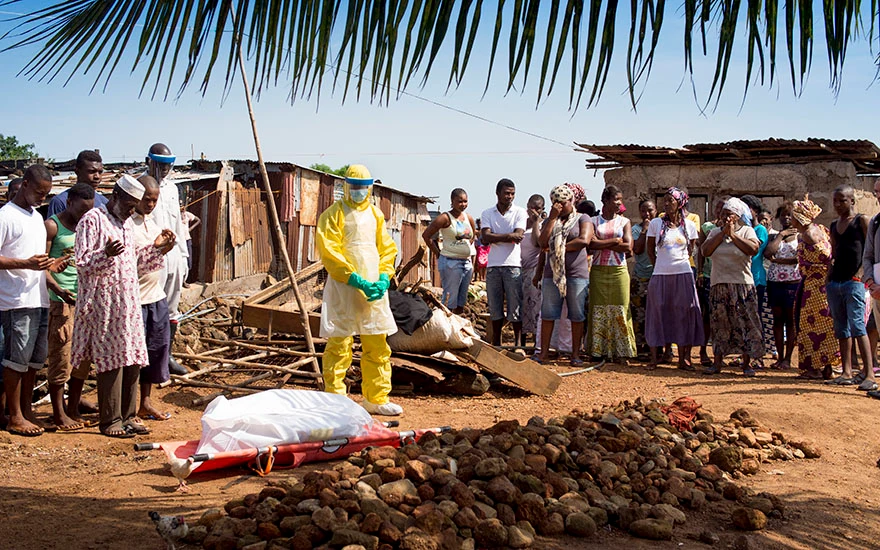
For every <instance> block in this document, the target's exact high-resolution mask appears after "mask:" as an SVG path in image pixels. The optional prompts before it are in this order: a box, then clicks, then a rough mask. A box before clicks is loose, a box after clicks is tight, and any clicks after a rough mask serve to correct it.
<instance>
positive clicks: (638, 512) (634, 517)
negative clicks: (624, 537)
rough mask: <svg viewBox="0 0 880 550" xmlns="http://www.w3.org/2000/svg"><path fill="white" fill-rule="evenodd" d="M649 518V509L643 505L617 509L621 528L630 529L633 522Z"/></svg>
mask: <svg viewBox="0 0 880 550" xmlns="http://www.w3.org/2000/svg"><path fill="white" fill-rule="evenodd" d="M647 518H648V511H647V510H645V509H644V508H642V507H637V508H632V507H624V508H621V509H619V510H618V511H617V523H618V527H620V528H621V529H624V530H626V529H628V528H629V526H630V525H632V523H633V522H636V521H640V520H643V519H647Z"/></svg>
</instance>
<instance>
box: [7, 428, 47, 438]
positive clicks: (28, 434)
mask: <svg viewBox="0 0 880 550" xmlns="http://www.w3.org/2000/svg"><path fill="white" fill-rule="evenodd" d="M6 431H7V432H9V433H11V434H12V435H20V436H22V437H37V436H38V435H43V432H45V431H46V430H44V429H43V428H40V427H37V431H35V432H25V431H22V430H16V429H15V428H10V427H9V426H6Z"/></svg>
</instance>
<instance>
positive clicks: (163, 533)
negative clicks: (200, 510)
mask: <svg viewBox="0 0 880 550" xmlns="http://www.w3.org/2000/svg"><path fill="white" fill-rule="evenodd" d="M149 515H150V519H151V520H153V523H155V524H156V532H158V533H159V536H160V537H162V540H164V541H165V545H166V546H167V548H168V550H174V548H175V546H174V543H175V542H179V541H180V540H181V539H183V538H184V537H185V536H186V535H187V533H189V526H188V525H187V524H186V519H185V518H184V517H183V516H160V515H159V513H158V512H150V513H149Z"/></svg>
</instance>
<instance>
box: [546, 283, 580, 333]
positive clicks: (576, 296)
mask: <svg viewBox="0 0 880 550" xmlns="http://www.w3.org/2000/svg"><path fill="white" fill-rule="evenodd" d="M589 287H590V280H589V279H587V278H583V277H566V278H565V298H563V297H562V295H561V294H560V293H559V289H558V288H556V285H555V284H554V283H553V279H552V278H550V277H548V278H545V279H544V281H543V283H542V284H541V319H543V320H545V321H557V320H559V318H560V317H561V316H562V301H563V300H565V303H566V304H568V320H569V321H571V322H572V323H583V322H584V319H586V318H587V310H586V308H587V292H588V289H589Z"/></svg>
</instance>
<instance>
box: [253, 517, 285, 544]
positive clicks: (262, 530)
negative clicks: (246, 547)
mask: <svg viewBox="0 0 880 550" xmlns="http://www.w3.org/2000/svg"><path fill="white" fill-rule="evenodd" d="M257 535H258V536H259V537H260V538H261V539H263V540H264V541H267V540H272V539H277V538H280V537H281V529H279V528H278V526H277V525H275V524H274V523H268V522H264V523H260V524H258V525H257Z"/></svg>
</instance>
